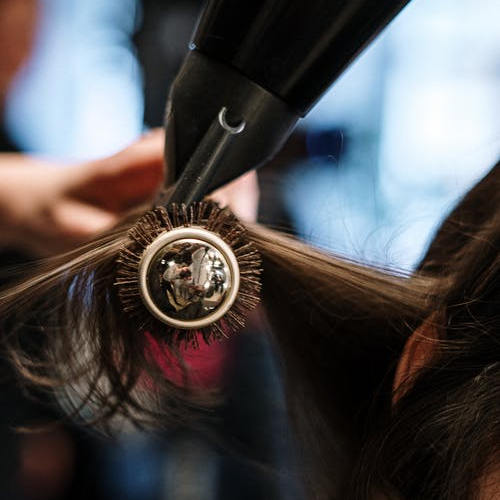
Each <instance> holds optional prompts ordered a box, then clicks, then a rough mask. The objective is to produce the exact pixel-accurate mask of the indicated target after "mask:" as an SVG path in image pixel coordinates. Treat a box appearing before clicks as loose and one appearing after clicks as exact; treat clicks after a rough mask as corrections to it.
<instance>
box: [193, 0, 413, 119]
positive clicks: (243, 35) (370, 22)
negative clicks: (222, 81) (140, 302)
mask: <svg viewBox="0 0 500 500" xmlns="http://www.w3.org/2000/svg"><path fill="white" fill-rule="evenodd" d="M408 1H409V0H211V1H210V2H208V5H207V7H206V9H205V11H204V14H203V16H202V17H201V19H200V21H199V24H198V28H197V31H196V33H195V35H194V38H193V43H194V45H195V46H196V47H197V48H198V49H199V50H201V51H203V52H204V53H205V54H207V55H209V56H210V57H213V58H215V59H218V60H219V61H223V62H224V63H226V64H228V65H230V66H232V67H234V68H236V69H237V70H238V71H240V72H241V73H243V74H244V75H246V76H247V77H249V78H250V79H251V80H252V81H254V82H255V83H257V84H258V85H261V86H262V87H264V88H265V89H267V90H268V91H269V92H271V93H273V94H275V95H277V96H279V97H280V98H281V99H283V100H284V101H285V102H286V103H287V104H288V105H289V106H291V107H292V109H294V110H295V111H296V112H297V113H298V114H300V115H302V116H303V115H304V114H306V113H307V111H308V110H309V109H310V108H311V107H312V106H313V105H314V103H315V102H316V101H317V100H318V99H319V97H320V96H321V95H322V94H323V93H324V91H325V90H326V89H327V88H328V87H329V86H330V84H331V83H332V82H333V81H334V80H335V79H336V78H337V77H338V76H340V74H341V73H342V71H343V70H344V69H345V68H346V66H347V65H348V64H349V63H350V62H351V61H352V60H353V59H354V58H355V57H356V56H357V55H358V54H359V52H360V51H361V50H362V49H363V48H364V47H365V46H366V45H367V44H368V42H369V41H370V40H371V39H372V38H373V37H374V36H375V35H376V34H377V33H378V32H379V31H380V30H381V29H382V28H383V27H384V26H386V24H387V23H388V22H389V21H391V20H392V19H393V18H394V16H395V15H396V14H397V13H398V12H399V11H400V10H401V9H402V8H403V7H404V6H405V5H406V4H407V3H408Z"/></svg>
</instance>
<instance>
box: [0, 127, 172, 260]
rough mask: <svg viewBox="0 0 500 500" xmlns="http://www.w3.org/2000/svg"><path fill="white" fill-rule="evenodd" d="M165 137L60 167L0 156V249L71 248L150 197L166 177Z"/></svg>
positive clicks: (149, 137)
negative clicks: (91, 159)
mask: <svg viewBox="0 0 500 500" xmlns="http://www.w3.org/2000/svg"><path fill="white" fill-rule="evenodd" d="M163 140H164V137H163V133H162V132H161V131H155V132H152V133H150V134H147V135H146V136H144V137H143V138H141V139H140V140H138V141H137V142H135V143H134V144H133V145H132V146H130V147H128V148H126V149H125V150H123V151H121V152H120V153H118V154H116V155H114V156H111V157H109V158H105V159H102V160H97V161H92V162H88V163H82V164H78V165H73V166H70V167H64V168H62V167H61V166H60V165H54V164H52V163H50V162H46V161H42V160H38V159H34V158H31V157H29V156H25V155H21V154H2V155H0V245H1V246H4V247H17V248H21V249H24V250H27V251H29V252H30V253H32V254H35V255H50V254H53V253H57V252H61V251H65V250H69V249H71V248H73V247H75V246H77V245H79V244H81V243H83V242H85V241H86V240H88V239H89V238H91V237H92V236H94V235H95V234H97V233H99V232H101V231H103V230H105V229H107V228H108V227H110V226H111V225H112V224H113V223H115V222H116V221H117V220H118V218H119V217H120V215H121V214H122V213H123V212H124V211H126V210H128V209H129V208H131V207H133V206H135V205H137V204H140V203H142V202H145V201H147V200H149V199H151V198H152V197H153V195H154V193H155V192H156V190H157V188H158V186H159V185H160V183H161V180H162V177H163Z"/></svg>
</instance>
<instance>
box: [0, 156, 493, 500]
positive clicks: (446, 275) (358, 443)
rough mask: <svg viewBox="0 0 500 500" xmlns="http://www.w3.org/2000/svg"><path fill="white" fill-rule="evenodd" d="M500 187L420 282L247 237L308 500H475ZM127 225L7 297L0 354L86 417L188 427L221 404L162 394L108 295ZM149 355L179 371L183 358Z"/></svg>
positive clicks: (157, 373) (458, 228)
mask: <svg viewBox="0 0 500 500" xmlns="http://www.w3.org/2000/svg"><path fill="white" fill-rule="evenodd" d="M499 179H500V166H499V165H497V166H496V167H495V168H494V169H493V170H492V171H491V172H490V174H489V175H488V176H487V177H485V179H483V180H482V181H481V182H480V183H479V184H478V185H477V186H476V187H475V188H473V189H472V190H471V191H470V192H469V193H468V194H467V195H466V197H465V198H464V199H463V201H462V202H461V203H460V204H459V205H458V207H457V209H456V210H455V211H454V212H452V214H451V215H450V216H449V217H448V218H447V220H446V221H445V222H444V223H443V225H442V227H441V228H440V229H439V231H438V232H437V234H436V238H435V240H434V242H433V243H432V245H431V247H430V249H429V251H428V254H427V256H426V257H425V258H424V260H423V262H422V264H421V265H420V268H419V270H418V271H417V272H416V273H414V274H413V275H408V274H405V273H400V272H395V271H391V270H388V269H380V268H375V267H372V266H367V265H363V264H359V263H356V262H352V261H349V260H346V259H342V258H339V257H335V256H333V255H330V254H328V253H325V252H323V251H320V250H316V249H313V248H311V247H310V246H309V245H306V244H305V243H301V242H299V241H297V240H296V239H293V238H291V237H289V236H285V235H283V234H280V233H278V232H276V231H273V230H271V229H267V228H265V227H263V226H260V225H258V224H248V225H247V230H248V234H249V236H250V239H251V241H252V242H253V244H254V245H255V247H257V248H258V250H259V252H260V253H261V256H262V260H263V269H264V272H263V303H264V308H265V311H266V314H267V316H268V318H269V321H270V323H271V326H272V334H273V337H274V339H275V343H276V346H277V348H278V352H279V356H280V360H281V362H282V365H283V369H284V373H285V382H286V390H287V394H288V405H289V406H288V407H289V413H290V416H291V418H292V420H293V423H294V425H295V429H296V433H297V436H298V438H299V440H300V447H299V448H300V451H301V456H302V459H303V463H304V476H305V480H306V482H307V483H308V486H309V488H310V491H311V497H312V498H315V499H318V500H319V499H321V500H323V499H345V498H348V499H351V498H352V499H357V500H368V499H375V498H390V499H393V498H394V499H396V498H398V499H404V500H424V499H425V500H433V499H436V500H437V499H440V500H443V499H444V500H451V499H453V500H475V499H476V498H479V497H478V495H479V493H478V491H479V483H480V480H481V478H482V476H484V475H485V474H487V473H488V472H489V470H490V469H491V468H492V467H495V466H497V464H498V451H499V450H498V444H499V443H500V439H499V438H500V430H499V426H500V407H499V406H500V405H499V403H498V402H499V401H500V394H499V391H500V349H499V333H500V324H499V321H500V315H499V299H500V295H499V293H500V288H499V281H498V278H499V276H498V266H499V244H500V240H499V238H500V224H499V222H500V221H499V217H500V200H499V194H498V193H499V190H498V189H497V187H498V184H499ZM136 220H137V214H132V215H131V216H130V217H128V218H127V219H126V220H124V221H123V223H122V224H121V225H120V226H119V227H117V228H115V229H114V230H113V231H111V232H109V233H108V234H107V235H104V236H103V237H101V238H99V239H98V240H96V241H94V242H92V243H91V244H89V245H87V246H86V247H84V248H82V249H80V250H78V251H75V252H73V253H71V254H68V255H66V256H63V257H60V258H57V259H55V260H52V261H49V262H48V263H47V264H46V265H45V267H44V268H42V269H41V270H39V271H38V274H36V275H34V277H32V278H30V279H29V280H27V281H24V282H22V283H21V284H19V285H17V286H15V287H11V288H9V289H7V290H6V291H4V292H3V293H2V294H1V295H0V299H1V300H0V316H1V317H2V323H3V327H2V329H3V331H4V335H3V337H2V342H3V346H4V349H5V351H6V353H7V354H8V356H9V357H10V359H11V361H12V363H13V365H14V366H15V367H16V369H17V372H18V374H19V375H20V377H19V378H20V380H23V381H24V382H25V384H27V385H35V386H37V387H44V388H46V389H47V390H50V391H54V390H55V391H56V392H57V393H58V394H61V393H62V394H63V396H60V398H59V399H60V400H61V401H63V402H65V404H66V405H68V404H70V406H71V411H73V412H74V414H76V415H78V416H79V417H80V418H86V419H89V420H90V421H94V422H96V423H99V424H101V425H104V424H107V423H109V422H111V423H113V422H115V421H117V420H119V421H122V422H123V421H131V422H135V423H137V424H139V425H145V424H155V423H160V424H162V425H168V424H169V423H171V422H183V423H184V422H186V418H187V417H193V416H194V417H198V416H200V415H202V414H203V411H202V410H200V411H197V410H196V408H205V407H207V405H209V404H211V403H213V402H214V401H215V400H214V394H209V393H206V392H204V391H199V390H198V391H197V390H194V389H193V387H192V386H191V385H190V383H189V372H188V371H187V370H186V371H184V382H185V383H182V384H179V383H174V382H172V381H169V380H166V378H165V376H164V371H163V369H162V367H161V366H160V364H159V363H158V362H157V355H158V351H155V352H152V350H151V339H150V338H148V337H147V336H146V335H145V334H144V332H142V331H137V329H136V328H134V327H133V326H132V325H131V324H130V322H129V321H127V319H126V317H124V315H123V312H122V310H121V306H120V303H119V301H118V300H117V294H116V290H115V288H114V286H113V281H114V275H115V266H116V254H117V251H118V249H119V248H120V247H121V245H122V244H123V243H124V242H125V241H126V239H127V236H126V234H127V230H128V229H129V228H130V227H131V225H133V223H134V222H135V221H136ZM429 318H430V321H433V322H434V323H435V326H436V332H438V338H437V339H436V341H435V346H434V347H433V351H432V355H431V356H430V357H429V359H428V360H427V361H426V363H425V365H424V366H423V368H422V369H420V370H419V371H418V373H417V374H416V375H415V377H414V378H413V379H411V380H407V381H406V385H405V386H404V389H405V390H404V391H403V392H400V393H399V395H398V396H397V397H395V393H394V389H393V383H394V375H395V371H396V367H397V365H398V361H399V360H400V358H401V355H402V353H403V350H404V346H405V343H406V342H407V340H408V338H410V336H411V335H412V332H413V331H414V330H415V329H416V328H417V327H418V326H419V325H420V324H421V323H422V322H424V321H425V320H426V319H427V320H428V321H429ZM27 326H29V327H30V328H31V329H32V331H30V332H29V335H28V334H26V327H27ZM33 339H34V340H33ZM153 341H154V342H156V345H157V346H160V353H161V351H162V350H163V351H165V350H167V349H168V353H166V354H165V353H163V354H165V356H166V358H165V359H166V360H167V362H168V363H170V364H175V365H178V366H180V367H181V369H182V352H177V351H176V350H173V349H171V348H167V347H166V346H162V341H161V339H153ZM190 421H191V422H193V420H192V419H191V420H190Z"/></svg>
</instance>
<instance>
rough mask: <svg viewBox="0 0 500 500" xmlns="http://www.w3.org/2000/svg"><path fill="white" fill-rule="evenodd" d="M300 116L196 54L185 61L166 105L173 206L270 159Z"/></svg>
mask: <svg viewBox="0 0 500 500" xmlns="http://www.w3.org/2000/svg"><path fill="white" fill-rule="evenodd" d="M298 119H299V116H298V115H297V114H296V113H294V112H293V111H292V110H291V109H290V108H289V107H288V106H287V105H286V104H285V103H284V102H283V101H282V100H281V99H279V98H278V97H276V96H274V95H272V94H271V93H269V92H268V91H267V90H265V89H263V88H262V87H260V86H259V85H257V84H255V83H254V82H252V81H251V80H249V79H248V78H246V77H245V76H244V75H242V74H241V73H239V72H238V71H235V70H233V69H232V68H230V67H228V66H226V65H224V64H222V63H220V62H218V61H216V60H215V59H211V58H209V57H207V56H205V55H204V54H202V53H201V52H199V51H197V50H192V51H191V52H190V53H189V55H188V57H187V58H186V60H185V62H184V65H183V67H182V68H181V71H180V73H179V75H178V76H177V78H176V80H175V82H174V85H173V86H172V89H171V92H170V96H169V103H168V105H167V117H166V129H167V141H166V144H165V155H166V162H167V165H169V169H170V172H172V174H173V176H174V177H173V179H172V178H171V179H169V181H173V180H176V179H177V180H178V182H177V189H176V191H175V192H174V194H173V195H172V196H171V197H170V198H169V202H171V203H190V202H192V201H199V200H201V199H202V198H203V197H204V196H205V195H206V194H207V193H208V192H210V191H211V190H213V189H215V188H217V187H219V186H221V185H223V184H225V183H226V182H228V181H230V180H232V179H235V178H236V177H239V176H240V175H242V174H243V173H245V172H247V171H248V170H250V169H252V168H255V167H258V166H259V165H261V164H262V163H264V162H265V161H266V160H268V159H270V158H272V157H273V156H274V155H275V154H276V153H277V152H278V151H279V149H280V148H281V146H282V145H283V143H284V141H285V140H286V139H287V137H288V136H289V135H290V133H291V132H292V130H293V128H294V126H295V124H296V122H297V120H298Z"/></svg>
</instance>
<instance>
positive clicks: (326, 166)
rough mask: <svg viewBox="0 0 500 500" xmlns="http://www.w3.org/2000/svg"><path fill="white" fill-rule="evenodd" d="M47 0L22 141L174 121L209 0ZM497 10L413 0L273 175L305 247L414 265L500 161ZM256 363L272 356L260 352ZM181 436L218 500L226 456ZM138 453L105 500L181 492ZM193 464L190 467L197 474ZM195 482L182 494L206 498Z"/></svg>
mask: <svg viewBox="0 0 500 500" xmlns="http://www.w3.org/2000/svg"><path fill="white" fill-rule="evenodd" d="M41 4H42V19H41V25H40V27H39V30H38V35H37V43H36V47H35V51H34V54H33V57H32V58H31V60H30V61H29V62H28V64H27V65H26V67H25V68H24V69H23V71H22V72H21V74H20V75H19V77H18V78H17V81H16V85H15V86H14V87H13V88H12V91H11V93H10V96H9V99H8V103H7V107H6V117H5V120H6V127H7V129H8V131H9V134H10V135H11V136H12V137H13V138H14V139H15V141H16V142H17V144H18V145H19V147H20V148H21V149H22V150H25V151H30V152H34V153H36V154H41V155H44V156H48V157H51V158H54V159H60V160H81V159H87V158H93V157H98V156H103V155H106V154H109V153H112V152H114V151H116V150H118V149H120V148H122V147H123V146H125V145H126V144H128V143H129V142H131V141H132V140H133V139H134V138H135V137H137V136H138V135H140V134H141V132H143V130H144V129H145V128H147V127H150V126H159V125H161V121H162V116H163V107H164V101H165V97H166V92H167V87H168V83H169V81H170V80H171V78H172V76H173V75H174V74H175V71H176V69H177V67H178V65H179V63H180V60H181V58H182V54H183V53H184V51H185V48H186V46H187V43H188V39H189V35H190V33H191V31H192V28H193V23H194V22H195V17H196V13H197V11H198V10H199V8H200V6H201V2H200V1H195V0H177V1H173V0H170V1H167V0H162V1H159V0H156V1H155V0H144V2H142V3H139V2H138V1H136V0H85V1H82V0H41ZM499 11H500V5H499V4H498V0H417V1H414V2H412V3H410V5H409V6H408V7H407V8H406V9H405V10H404V11H403V13H402V14H401V15H400V16H399V17H398V18H397V19H396V20H395V21H394V22H393V23H392V24H391V25H390V26H389V28H388V29H387V30H386V31H385V32H384V33H383V35H382V36H381V37H379V38H378V39H377V41H376V42H375V43H374V44H372V46H371V47H370V48H369V49H368V50H367V51H366V52H365V53H364V54H363V55H362V56H361V57H360V58H359V59H358V61H357V62H356V63H355V64H354V65H353V66H352V67H351V68H350V69H349V70H348V71H347V72H346V74H345V75H344V76H343V77H342V78H341V79H340V80H339V81H338V82H337V83H336V84H335V85H334V86H333V87H332V89H331V90H330V91H329V92H328V93H327V95H325V96H324V98H323V99H322V100H321V101H320V102H319V104H318V105H317V107H316V108H315V109H314V110H313V112H312V113H311V114H310V115H309V116H308V118H307V119H306V120H305V121H304V122H303V123H302V124H301V126H300V129H299V130H298V132H297V134H296V136H295V139H294V140H295V141H296V143H297V144H296V145H295V146H293V147H292V146H291V147H290V148H289V150H290V154H289V155H288V156H285V159H286V160H287V161H285V165H284V166H283V165H280V167H279V168H274V170H273V171H272V172H271V174H269V175H267V176H266V175H263V177H264V179H265V180H266V182H269V185H271V186H272V189H267V190H265V194H266V196H270V197H271V198H272V199H273V200H275V199H279V200H280V203H279V205H280V206H281V212H280V214H279V215H278V216H276V218H275V219H274V220H272V221H271V222H272V223H275V224H278V225H279V224H281V222H282V219H281V218H283V219H286V223H287V225H289V226H290V227H291V229H292V230H293V231H295V232H296V233H298V234H299V235H301V236H302V237H304V238H305V239H307V240H308V241H311V242H313V243H316V244H318V245H322V246H326V247H328V248H330V249H333V250H335V251H337V252H341V253H343V254H346V255H348V256H352V257H355V258H363V259H367V260H369V261H375V262H379V263H384V264H390V265H395V266H398V267H405V268H411V267H412V266H414V265H415V264H416V262H417V261H418V258H419V255H420V254H421V252H422V251H423V249H424V248H425V244H426V242H427V241H428V239H429V238H430V236H431V234H432V230H433V228H434V227H435V226H436V224H437V223H438V222H439V220H440V219H441V218H442V217H443V215H444V214H445V212H446V210H447V209H448V208H449V207H450V206H451V205H452V204H453V202H454V201H455V200H456V199H457V197H458V196H460V194H461V193H463V192H464V191H466V189H467V188H468V186H470V184H471V183H472V182H473V181H474V180H475V179H477V178H478V177H479V176H481V174H482V173H484V172H485V171H486V170H487V169H488V168H489V167H491V165H492V164H493V162H494V161H496V159H497V158H498V156H499V153H500V31H499V29H498V18H499V16H498V14H499V13H500V12H499ZM282 163H283V162H282ZM264 172H265V170H264ZM265 203H266V200H265V199H264V200H263V204H264V205H265ZM271 205H274V203H271ZM267 206H268V207H269V206H270V205H269V204H268V205H267ZM267 215H268V214H267ZM267 215H266V211H263V218H264V219H265V218H266V216H267ZM263 352H267V351H266V350H265V349H264V351H263ZM255 357H256V358H259V359H264V358H262V356H261V351H259V353H258V356H255ZM266 362H267V361H266ZM270 366H271V365H269V364H268V366H267V368H266V370H268V371H271V372H272V368H269V367H270ZM264 371H265V370H264ZM273 391H275V393H276V394H278V393H279V389H277V388H276V387H275V388H274V389H273ZM258 398H261V396H258ZM177 442H178V443H179V442H180V443H182V446H184V447H187V448H185V449H187V450H188V451H189V453H190V454H191V455H190V456H191V462H192V461H193V457H194V462H195V463H194V464H193V470H196V471H197V472H196V484H198V485H199V486H200V488H201V489H202V490H200V491H199V492H198V493H200V496H199V498H204V499H209V498H212V497H211V495H210V493H209V492H210V491H212V492H213V491H215V489H214V481H215V479H214V478H215V476H216V470H217V465H216V461H215V460H213V457H214V455H213V453H212V452H211V451H210V450H209V449H206V448H203V446H202V445H200V443H199V442H198V443H196V442H193V441H192V440H191V441H190V440H189V439H188V440H187V441H186V440H184V441H182V440H181V441H177ZM193 443H194V444H193ZM182 446H181V448H182ZM183 449H184V448H182V449H181V451H179V450H177V452H175V453H170V455H171V456H173V455H177V456H182V450H183ZM194 449H196V450H197V453H198V454H196V453H194V452H193V450H194ZM126 450H127V452H126V453H125V452H124V451H123V450H120V451H118V452H117V451H116V449H113V448H109V449H106V450H105V453H108V454H109V456H108V458H106V456H102V455H101V457H102V463H104V464H105V466H106V467H107V469H106V470H107V471H108V472H107V473H106V477H107V478H108V479H107V481H108V482H107V486H106V485H105V486H103V488H104V489H106V488H107V493H108V497H109V496H111V497H114V498H118V496H116V495H119V494H121V495H125V494H126V496H120V498H129V499H135V498H140V499H141V500H144V499H146V498H159V497H157V496H155V495H154V494H153V493H151V492H152V491H155V490H154V488H155V487H156V486H155V485H157V484H159V483H160V482H164V480H165V478H167V479H168V478H170V479H168V484H169V486H168V491H169V492H170V493H171V494H173V493H172V492H173V491H174V490H175V488H174V486H175V479H173V478H174V475H173V472H172V471H173V470H174V469H175V467H172V466H170V468H168V467H167V466H166V465H165V462H164V461H162V458H164V457H165V449H164V447H162V446H160V445H158V442H157V441H156V440H154V439H151V438H150V437H149V436H147V435H142V436H141V435H139V436H136V437H135V438H134V439H133V440H132V441H130V442H128V443H127V447H126ZM282 452H283V450H282ZM99 453H101V452H99ZM193 453H194V454H193ZM211 453H212V454H211ZM196 457H198V458H199V459H200V463H201V464H202V465H203V466H202V467H199V466H198V465H199V464H197V463H196V459H197V458H196ZM278 461H279V460H278ZM170 463H171V464H172V463H176V462H175V460H174V461H172V460H171V459H170ZM188 470H189V468H188V467H186V464H185V463H184V465H183V471H184V476H185V477H187V476H188V475H189V474H188ZM131 471H133V472H132V473H131ZM169 471H170V472H169ZM200 471H202V472H203V474H201V472H200ZM169 474H170V475H169ZM200 474H201V475H200ZM184 476H182V475H180V476H179V477H181V479H179V481H180V480H182V477H184ZM188 479H189V478H188ZM188 479H187V480H186V481H187V482H189V481H188ZM193 484H194V483H193ZM193 487H194V486H193V485H191V489H189V490H186V489H185V488H184V490H183V491H184V493H186V491H188V493H189V495H191V496H186V497H182V498H198V497H196V491H194V490H193ZM146 491H149V496H148V495H147V494H146V493H145V492H146ZM179 491H180V490H179ZM214 495H215V494H214ZM282 495H283V498H288V499H290V498H296V497H297V498H298V497H300V494H298V493H297V491H294V492H293V494H292V493H291V492H290V491H283V492H282ZM294 495H295V496H294ZM162 498H164V497H162ZM176 498H177V499H178V498H181V495H180V493H179V494H178V496H177V497H176ZM213 498H222V497H221V496H220V495H219V496H214V497H213ZM254 498H256V497H255V496H254Z"/></svg>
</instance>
